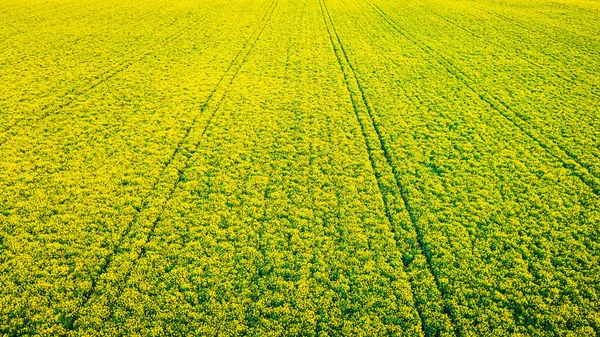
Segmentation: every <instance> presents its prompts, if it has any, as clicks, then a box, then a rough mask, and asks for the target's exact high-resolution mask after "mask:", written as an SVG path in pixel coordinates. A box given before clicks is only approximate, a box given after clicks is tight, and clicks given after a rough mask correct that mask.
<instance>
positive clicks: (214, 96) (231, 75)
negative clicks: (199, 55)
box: [67, 0, 278, 330]
mask: <svg viewBox="0 0 600 337" xmlns="http://www.w3.org/2000/svg"><path fill="white" fill-rule="evenodd" d="M277 2H278V0H275V1H273V2H272V3H271V5H270V7H269V8H268V9H267V11H266V13H265V14H264V16H263V18H262V20H261V22H260V23H259V26H258V27H257V29H255V31H254V32H253V33H252V34H251V35H250V37H249V38H248V39H247V40H246V41H245V43H244V45H243V47H242V48H241V49H240V51H239V52H238V53H237V54H236V56H235V58H234V59H233V60H232V62H231V63H230V65H229V66H228V68H227V70H226V71H225V73H224V74H223V76H222V77H221V79H220V80H219V82H218V83H217V85H216V86H215V88H214V89H213V91H212V92H211V94H210V95H209V97H208V99H207V100H206V102H205V103H204V105H203V106H202V107H201V108H200V114H199V115H204V113H205V112H206V113H208V114H209V117H208V120H207V122H206V123H205V125H204V127H202V131H201V133H200V136H199V138H198V140H197V141H196V142H195V144H193V145H192V146H191V147H190V150H189V152H188V153H183V151H184V143H185V142H186V141H187V140H188V138H189V136H190V135H191V133H192V129H193V128H194V127H195V125H196V124H197V119H196V120H194V122H193V125H192V126H190V127H189V128H188V129H187V130H186V132H185V134H184V136H183V138H182V139H181V140H180V142H179V144H178V145H177V147H176V149H175V151H174V152H173V154H172V156H171V157H170V159H169V160H168V162H167V164H166V165H165V167H164V169H163V171H162V173H161V177H162V176H164V175H165V174H167V171H168V168H169V166H171V164H172V163H173V162H175V163H176V161H175V158H176V157H177V155H178V154H181V155H180V157H184V158H183V160H182V161H183V167H181V168H177V167H175V168H174V170H175V173H176V179H174V181H171V182H170V183H171V186H170V188H169V189H168V193H167V194H166V197H164V198H161V197H160V196H161V195H163V194H162V193H159V191H158V186H159V184H160V182H161V178H160V177H159V178H158V179H157V181H156V182H155V184H154V185H153V189H152V191H151V192H150V193H149V195H148V196H147V198H146V200H145V201H144V203H143V204H144V207H143V208H142V209H141V210H140V211H139V212H138V213H137V214H136V216H135V217H134V220H133V221H132V222H131V223H130V225H129V226H128V229H127V231H126V233H125V234H124V235H123V236H122V239H125V237H127V236H128V235H129V233H130V231H131V229H132V227H133V225H134V224H135V223H137V222H139V221H140V220H139V218H140V217H141V216H143V215H144V214H142V213H144V212H146V211H151V210H152V209H154V208H158V209H159V211H158V212H157V213H156V216H155V217H154V220H153V221H152V224H151V226H150V229H149V231H148V233H147V234H146V235H145V237H144V239H143V243H142V244H141V245H139V247H132V249H131V250H132V251H133V250H137V252H136V253H134V256H133V258H132V261H131V262H130V266H129V268H127V271H126V273H125V275H124V277H122V280H117V281H115V283H117V292H116V293H115V296H113V297H114V298H118V297H119V296H120V294H121V293H122V291H123V287H124V285H125V284H126V283H127V280H128V279H129V277H130V276H131V272H132V269H133V266H134V265H135V263H136V262H137V261H138V260H139V259H141V258H143V257H144V256H145V255H146V246H147V245H148V243H149V242H150V240H151V239H152V237H153V236H154V233H155V230H156V227H157V226H158V224H159V223H160V221H162V220H163V214H164V210H165V208H166V204H167V203H168V201H169V200H170V199H171V198H172V196H173V194H174V192H175V190H176V189H177V187H178V186H179V183H180V182H182V181H183V175H184V173H185V171H186V170H187V169H188V168H190V167H191V166H193V165H194V164H195V163H196V161H197V159H198V158H195V160H192V157H193V156H194V155H195V154H196V149H197V147H198V145H199V143H200V141H201V140H202V139H203V138H204V136H205V135H206V131H207V129H208V128H209V126H210V125H211V123H212V120H213V118H214V117H215V115H216V112H217V111H218V109H219V107H220V106H221V103H222V102H223V101H224V99H225V97H226V96H227V93H228V91H229V87H230V86H231V84H232V83H233V82H234V80H235V79H236V77H237V75H238V73H239V71H240V69H241V68H242V66H243V65H244V64H245V62H246V61H247V59H248V56H249V55H250V53H251V51H252V50H253V49H254V46H255V45H256V42H257V41H258V39H259V38H260V36H261V35H262V33H263V31H264V29H265V28H266V26H267V25H268V23H269V21H270V19H271V16H272V14H273V12H274V10H275V7H276V6H277ZM213 102H214V103H213ZM167 180H168V179H167ZM164 183H169V181H166V182H164ZM153 192H155V193H156V194H158V196H157V197H156V198H157V199H158V200H159V201H158V203H159V205H152V204H151V201H149V200H148V199H149V197H150V195H151V194H153ZM122 245H123V240H121V241H120V243H119V245H117V246H115V249H114V250H113V252H112V253H111V255H109V256H108V257H107V259H106V260H105V264H104V265H103V267H102V269H101V272H100V273H99V274H98V275H97V276H96V278H95V279H94V280H93V282H92V287H91V289H90V290H89V291H88V293H86V296H85V297H84V301H83V302H82V304H81V305H80V307H79V309H78V310H77V311H76V313H75V314H74V315H73V316H72V317H71V318H70V319H69V323H68V325H67V329H68V330H73V329H76V328H77V327H76V326H75V322H76V321H77V319H78V318H79V317H80V310H81V309H83V307H84V306H85V305H87V304H88V302H89V301H90V300H91V299H92V295H93V294H94V292H95V291H96V289H97V286H98V281H99V280H100V279H101V277H102V276H103V275H104V274H106V273H108V272H109V268H110V267H111V266H112V265H113V264H114V261H115V260H116V258H117V255H119V250H120V249H119V248H122V247H121V246H122ZM113 316H114V306H112V305H111V307H110V310H109V318H108V319H110V318H112V317H113ZM105 321H106V320H105Z"/></svg>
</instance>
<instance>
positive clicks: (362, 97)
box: [320, 0, 457, 336]
mask: <svg viewBox="0 0 600 337" xmlns="http://www.w3.org/2000/svg"><path fill="white" fill-rule="evenodd" d="M320 4H321V12H322V14H323V18H324V20H325V25H326V27H327V31H328V33H329V37H330V41H331V44H332V47H333V49H334V52H335V55H336V58H337V61H338V64H339V66H340V70H341V71H342V73H343V76H344V80H345V82H346V86H347V89H348V92H349V94H350V98H351V102H352V106H353V109H354V114H355V117H356V119H357V121H358V123H359V125H360V129H361V133H362V137H363V139H364V140H365V145H366V147H367V152H368V156H369V161H370V163H371V167H372V169H373V172H374V174H375V179H376V180H377V185H378V188H379V192H380V194H381V196H382V200H383V203H384V208H385V213H386V218H387V220H388V222H389V225H390V228H391V231H392V234H393V235H394V238H395V240H396V245H397V246H400V243H399V240H400V239H399V238H398V236H399V235H398V233H397V232H396V230H395V223H396V222H395V221H394V220H393V216H392V208H393V206H392V205H390V201H389V198H388V196H387V195H388V194H392V195H394V194H399V196H400V197H401V199H402V203H403V205H404V208H405V209H406V211H407V213H408V216H409V218H410V221H411V225H412V230H413V231H414V232H415V234H416V239H417V244H418V250H419V251H420V253H421V254H422V255H423V256H424V258H425V260H426V263H427V268H428V272H429V274H430V275H431V277H432V278H433V280H434V282H435V285H436V287H437V291H438V292H439V294H441V297H442V301H443V302H444V309H443V310H444V314H445V315H446V316H447V317H448V319H449V320H450V322H451V324H452V325H453V326H455V323H454V319H453V315H452V311H451V310H450V309H449V307H448V305H447V303H446V301H445V299H444V292H443V291H442V289H443V288H442V287H441V286H440V283H439V280H438V278H437V274H436V273H435V272H434V270H433V267H432V261H431V254H430V253H429V251H428V249H427V247H426V245H425V243H424V240H423V234H422V232H421V230H420V228H419V226H418V225H417V219H416V216H415V215H414V210H413V209H412V207H411V206H410V203H409V200H408V197H407V190H406V188H405V186H404V185H403V184H402V183H401V180H400V178H399V177H400V175H399V173H398V172H397V171H396V169H395V168H394V165H393V161H392V158H391V155H390V152H389V150H388V148H387V146H386V144H385V141H384V137H383V136H382V132H381V130H380V129H379V126H378V124H377V123H376V122H375V118H374V114H373V111H372V110H373V109H372V107H371V105H370V103H369V101H368V99H367V96H366V94H365V91H364V89H363V86H362V84H361V83H360V80H359V78H358V77H357V74H356V71H355V68H354V66H353V65H352V63H351V61H350V59H349V57H348V54H347V53H346V50H345V48H344V45H343V44H342V42H341V39H340V37H339V34H338V33H337V30H336V28H335V25H334V24H333V20H332V18H331V15H330V13H329V9H328V8H327V5H326V4H325V1H324V0H320ZM330 26H331V28H330ZM332 32H333V35H332ZM352 87H355V90H353V89H352ZM353 91H354V92H353ZM356 91H358V92H356ZM361 111H363V113H361ZM363 114H364V115H366V116H364V117H363V116H362V115H363ZM367 128H369V129H373V131H374V133H375V137H374V139H373V140H370V137H369V135H368V131H367V130H366V129H367ZM375 152H380V156H382V157H383V160H377V158H376V153H375ZM378 161H383V163H382V164H381V166H382V167H380V165H378V164H377V162H378ZM381 171H384V172H381ZM385 171H387V172H385ZM385 173H387V174H388V175H390V173H391V175H390V176H391V178H392V179H391V180H393V182H392V183H391V184H390V185H388V184H386V183H385V182H384V181H383V179H384V178H385V177H383V174H385ZM394 192H396V193H394ZM415 248H416V247H415ZM410 284H411V289H412V293H413V301H414V304H415V308H416V310H417V312H418V314H419V318H420V320H421V329H422V331H423V333H424V334H425V335H427V336H430V335H434V334H440V333H441V331H439V330H438V331H436V332H431V331H430V328H429V327H428V324H427V323H426V318H425V314H424V313H423V308H422V307H421V305H420V304H419V302H418V301H417V300H416V298H415V285H414V284H413V282H412V281H411V282H410ZM454 330H455V328H454ZM454 334H455V335H457V333H456V330H455V331H454Z"/></svg>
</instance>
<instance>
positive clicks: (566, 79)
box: [430, 10, 599, 97]
mask: <svg viewBox="0 0 600 337" xmlns="http://www.w3.org/2000/svg"><path fill="white" fill-rule="evenodd" d="M430 12H431V13H433V14H434V15H435V16H437V17H438V18H440V19H441V20H443V21H445V22H447V23H448V24H450V25H452V26H455V27H457V28H459V29H460V30H462V31H464V32H466V33H468V34H469V35H471V36H473V37H475V38H477V39H478V40H480V41H482V42H483V44H485V45H487V46H494V47H496V48H499V49H500V50H503V49H506V47H505V46H502V45H500V44H498V43H496V42H494V41H493V40H491V39H486V38H485V37H482V36H481V35H479V34H477V33H475V32H473V31H472V30H470V29H469V28H467V27H464V26H463V25H461V24H459V23H457V22H456V21H453V20H450V19H448V18H447V17H445V16H443V15H442V14H439V13H438V12H436V11H435V10H430ZM518 51H522V49H521V48H519V49H518ZM541 54H543V55H545V56H546V57H548V58H550V59H552V60H553V61H555V62H560V63H561V64H564V62H563V61H561V60H560V59H558V58H557V57H556V56H554V55H552V54H548V53H544V52H543V51H542V52H541ZM516 56H517V58H518V59H520V60H522V61H524V62H526V63H527V64H529V65H531V66H533V67H534V68H537V69H538V70H542V71H545V70H546V68H547V67H545V66H544V65H541V64H539V63H537V62H533V61H531V60H529V59H527V58H526V57H523V56H520V54H519V53H516ZM566 66H568V65H566ZM553 75H554V76H556V77H557V78H558V79H560V80H562V81H564V82H567V83H570V84H571V85H574V86H578V85H580V84H585V85H589V86H590V87H593V83H590V82H589V81H587V80H584V79H580V82H577V81H575V80H573V79H572V78H569V77H568V75H563V74H562V73H561V72H558V71H554V72H553ZM574 76H576V74H575V75H574ZM589 94H590V95H592V96H595V97H598V96H599V94H598V93H597V92H594V91H593V90H590V91H589Z"/></svg>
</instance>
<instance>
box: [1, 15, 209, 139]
mask: <svg viewBox="0 0 600 337" xmlns="http://www.w3.org/2000/svg"><path fill="white" fill-rule="evenodd" d="M215 10H216V9H213V10H212V11H209V12H208V13H206V14H205V15H204V16H202V17H201V18H199V19H198V20H196V21H195V22H193V23H191V24H189V25H187V26H185V27H184V28H182V29H180V30H178V31H177V32H175V33H173V34H171V35H170V36H168V37H166V38H165V39H164V40H163V41H162V43H160V45H163V46H164V45H166V44H169V43H171V42H173V41H175V40H177V39H178V38H179V37H181V36H182V35H183V34H184V33H185V32H186V31H188V30H190V29H193V28H194V27H197V26H198V25H200V24H201V23H202V22H204V20H206V19H207V18H208V17H209V16H210V14H211V13H212V12H213V11H215ZM152 53H153V51H148V52H145V53H143V54H142V55H141V56H138V57H137V58H135V57H134V58H130V59H128V60H125V61H123V62H121V63H119V64H118V65H116V66H114V67H110V68H109V69H107V70H106V71H105V72H103V73H102V74H100V75H98V76H95V79H96V81H93V80H92V82H91V83H89V85H88V86H86V87H84V88H83V89H81V90H77V88H72V89H71V90H69V91H68V92H66V93H64V94H62V95H61V96H60V97H59V98H58V99H57V100H54V101H52V102H50V103H48V104H46V105H43V106H42V107H41V108H40V109H39V110H38V112H41V113H42V115H41V116H35V115H34V116H32V117H34V118H35V119H34V122H36V123H39V122H41V121H43V120H45V119H46V118H48V117H50V116H51V115H52V110H53V109H59V110H60V109H62V108H65V107H68V106H70V105H71V104H72V103H74V102H75V101H76V99H77V98H79V97H80V96H83V95H85V94H87V93H88V92H90V91H92V90H94V89H95V88H96V87H98V86H99V85H101V84H103V83H105V82H107V81H109V80H110V79H112V78H114V77H115V76H117V75H119V74H121V73H123V72H125V71H126V70H127V69H128V68H129V67H131V66H132V65H134V64H137V63H138V62H140V61H142V60H144V59H145V58H146V57H148V56H150V55H151V54H152ZM48 110H50V111H48ZM27 121H29V122H32V121H31V120H29V119H28V118H27V117H21V118H18V119H17V120H15V121H14V122H13V123H11V124H10V125H8V126H7V127H6V128H5V129H4V130H2V133H3V135H2V136H0V137H2V138H0V146H2V145H4V144H6V143H7V142H8V141H9V140H10V139H12V137H14V136H15V135H16V133H14V132H11V131H12V130H13V129H14V128H15V127H17V126H18V125H19V124H22V123H23V122H27ZM9 133H12V134H9Z"/></svg>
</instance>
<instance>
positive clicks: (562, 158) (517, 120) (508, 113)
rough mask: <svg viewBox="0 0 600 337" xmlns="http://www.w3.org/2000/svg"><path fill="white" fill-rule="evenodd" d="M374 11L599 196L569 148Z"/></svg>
mask: <svg viewBox="0 0 600 337" xmlns="http://www.w3.org/2000/svg"><path fill="white" fill-rule="evenodd" d="M372 6H373V8H374V10H375V12H376V13H377V14H378V15H379V16H380V17H381V18H382V19H383V20H384V21H385V22H387V23H388V24H389V25H390V27H392V29H394V31H396V32H397V33H399V34H400V35H401V36H403V37H404V38H405V39H407V40H408V41H410V42H411V43H412V44H414V45H415V46H417V47H418V48H419V49H420V50H421V51H423V52H424V53H425V54H427V55H429V56H431V57H432V58H433V59H434V60H436V61H437V62H438V63H439V64H440V65H441V66H442V67H444V68H445V69H446V71H447V72H448V73H450V74H451V75H452V76H454V77H455V78H456V79H457V80H458V81H460V82H461V83H462V84H463V85H465V86H466V87H467V88H468V89H469V90H471V91H472V92H473V93H474V94H476V95H477V96H478V97H479V98H480V99H481V100H482V101H483V102H485V103H487V105H489V106H490V107H491V108H492V109H493V110H494V111H496V112H497V113H499V114H500V115H501V116H503V117H504V118H505V119H506V120H508V121H509V122H510V123H511V124H513V125H514V126H515V127H517V128H518V129H519V130H520V131H521V132H522V133H523V134H524V135H526V136H527V137H529V138H530V139H531V140H533V141H534V143H536V144H537V145H538V146H539V147H541V148H542V149H543V150H544V151H545V152H546V153H548V154H549V155H550V156H552V157H553V158H554V159H556V160H557V161H558V162H559V163H561V164H562V166H563V167H564V168H566V169H568V170H570V171H571V172H572V173H573V175H575V176H576V177H578V178H579V179H580V180H581V181H582V182H583V183H584V184H585V185H587V186H588V187H589V188H590V190H591V191H592V192H593V193H594V194H595V195H596V196H600V181H598V177H597V176H596V175H594V173H593V169H592V168H591V167H590V166H589V165H587V164H585V163H583V162H582V161H581V160H579V158H578V157H577V156H576V155H575V154H573V153H572V152H571V151H569V150H567V149H565V148H564V146H561V145H559V144H557V142H555V141H554V140H553V139H552V138H549V137H547V136H545V135H543V134H542V133H541V132H539V131H537V130H535V128H534V127H533V126H531V124H530V123H528V122H527V118H526V117H524V116H522V115H521V114H519V113H517V112H514V111H513V110H512V109H511V108H510V106H509V105H508V104H506V103H504V102H502V101H501V100H499V99H497V98H495V97H494V96H493V95H492V94H491V93H489V92H488V91H487V90H485V89H479V90H478V87H477V85H476V84H475V83H474V81H473V80H471V78H470V77H469V76H468V75H466V74H465V73H464V72H462V71H461V70H460V69H458V68H457V67H455V66H453V65H452V63H451V62H449V61H448V60H447V59H446V58H445V57H444V56H443V55H441V54H440V53H438V52H436V51H435V50H434V49H432V48H431V47H429V46H428V45H426V44H425V43H423V42H420V41H419V40H417V39H416V38H415V37H414V36H412V35H411V34H409V33H408V32H406V31H405V30H404V29H402V28H400V26H399V25H398V24H397V23H396V22H395V21H394V20H393V19H391V18H390V17H389V16H388V15H387V14H386V13H385V12H384V11H383V10H382V9H381V8H379V6H377V5H375V4H372Z"/></svg>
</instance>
